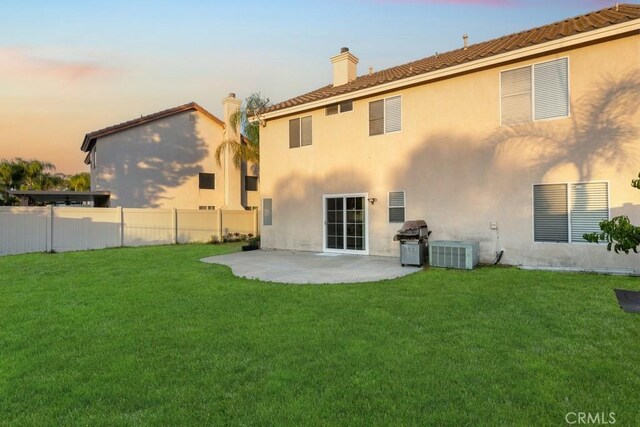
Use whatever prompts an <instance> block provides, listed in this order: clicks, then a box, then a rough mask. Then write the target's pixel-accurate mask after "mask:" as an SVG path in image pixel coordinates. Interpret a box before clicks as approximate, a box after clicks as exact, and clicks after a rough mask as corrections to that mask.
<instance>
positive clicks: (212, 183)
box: [198, 172, 216, 190]
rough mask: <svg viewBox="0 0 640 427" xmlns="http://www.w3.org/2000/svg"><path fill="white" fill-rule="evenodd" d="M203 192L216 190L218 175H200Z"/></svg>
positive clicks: (200, 186)
mask: <svg viewBox="0 0 640 427" xmlns="http://www.w3.org/2000/svg"><path fill="white" fill-rule="evenodd" d="M198 188H200V189H201V190H215V189H216V174H215V173H202V172H201V173H200V174H199V187H198Z"/></svg>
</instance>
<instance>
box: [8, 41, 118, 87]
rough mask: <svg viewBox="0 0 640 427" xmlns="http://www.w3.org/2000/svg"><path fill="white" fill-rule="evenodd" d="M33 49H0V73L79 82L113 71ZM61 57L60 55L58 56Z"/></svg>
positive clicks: (102, 66) (87, 62)
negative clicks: (79, 80)
mask: <svg viewBox="0 0 640 427" xmlns="http://www.w3.org/2000/svg"><path fill="white" fill-rule="evenodd" d="M55 56H56V55H54V56H53V57H52V56H51V55H48V54H47V53H42V52H35V51H33V50H32V49H26V48H16V47H4V48H3V47H0V72H1V71H4V72H5V73H8V74H9V75H25V74H27V75H30V76H34V75H35V76H39V77H49V78H54V79H60V80H69V81H72V80H78V79H86V78H90V77H96V76H101V75H106V74H110V73H112V72H113V70H112V69H110V68H109V67H106V66H104V65H101V64H99V63H95V62H90V61H86V60H81V59H75V58H73V59H72V58H68V59H62V58H56V57H55ZM58 56H59V55H58Z"/></svg>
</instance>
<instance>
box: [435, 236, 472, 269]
mask: <svg viewBox="0 0 640 427" xmlns="http://www.w3.org/2000/svg"><path fill="white" fill-rule="evenodd" d="M479 258H480V244H479V243H478V242H462V241H458V240H435V241H429V265H431V266H432V267H445V268H462V269H467V270H471V269H473V268H474V267H475V266H476V265H478V260H479Z"/></svg>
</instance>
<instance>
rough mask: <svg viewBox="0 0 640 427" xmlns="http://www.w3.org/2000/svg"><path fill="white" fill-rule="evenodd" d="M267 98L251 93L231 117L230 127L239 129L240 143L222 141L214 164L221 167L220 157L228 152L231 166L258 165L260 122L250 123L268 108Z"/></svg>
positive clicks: (269, 103) (229, 140)
mask: <svg viewBox="0 0 640 427" xmlns="http://www.w3.org/2000/svg"><path fill="white" fill-rule="evenodd" d="M270 105H271V102H270V101H269V98H264V97H263V96H262V95H261V94H260V93H259V92H256V93H252V94H251V95H249V97H247V98H246V99H245V102H244V106H243V107H241V108H240V110H238V111H237V112H236V113H234V114H232V115H231V118H230V119H231V125H232V126H237V127H239V128H240V132H241V133H242V135H243V138H242V141H238V140H236V139H228V140H224V141H222V143H221V144H220V145H219V146H218V148H217V149H216V152H215V157H216V162H217V163H218V165H222V155H223V154H224V153H225V152H226V151H227V150H229V152H230V153H231V156H232V159H233V164H234V165H235V166H236V167H237V168H239V167H240V166H241V165H242V163H243V162H247V163H253V164H254V165H257V164H259V163H260V122H259V121H257V120H255V121H250V119H252V118H254V117H258V116H259V114H260V113H261V112H262V111H264V109H265V108H267V107H269V106H270Z"/></svg>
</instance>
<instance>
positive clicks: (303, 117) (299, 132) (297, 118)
mask: <svg viewBox="0 0 640 427" xmlns="http://www.w3.org/2000/svg"><path fill="white" fill-rule="evenodd" d="M307 117H309V118H310V119H311V144H308V145H302V119H305V118H307ZM293 120H299V122H300V126H299V131H298V137H299V138H300V145H297V146H295V147H291V145H290V144H291V142H290V141H291V134H290V133H291V129H290V128H289V133H288V136H289V141H288V143H289V149H290V150H293V149H294V148H302V147H310V146H312V145H313V116H312V115H311V114H308V115H306V116H300V117H296V118H293V119H289V121H288V122H287V125H289V123H291V122H292V121H293Z"/></svg>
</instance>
